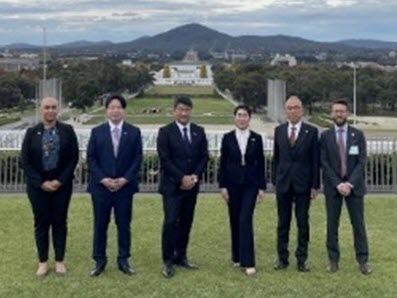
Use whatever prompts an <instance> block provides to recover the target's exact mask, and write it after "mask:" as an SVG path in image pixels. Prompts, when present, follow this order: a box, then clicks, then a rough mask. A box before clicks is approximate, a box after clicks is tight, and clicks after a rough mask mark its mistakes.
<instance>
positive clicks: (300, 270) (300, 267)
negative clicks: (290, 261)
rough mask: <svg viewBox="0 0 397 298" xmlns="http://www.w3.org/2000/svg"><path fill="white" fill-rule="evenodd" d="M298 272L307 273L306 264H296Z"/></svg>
mask: <svg viewBox="0 0 397 298" xmlns="http://www.w3.org/2000/svg"><path fill="white" fill-rule="evenodd" d="M298 271H299V272H304V273H305V272H309V271H310V267H309V265H308V264H307V263H298Z"/></svg>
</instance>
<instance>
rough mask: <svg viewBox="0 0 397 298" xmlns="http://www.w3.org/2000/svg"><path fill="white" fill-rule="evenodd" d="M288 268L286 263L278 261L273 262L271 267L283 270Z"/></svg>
mask: <svg viewBox="0 0 397 298" xmlns="http://www.w3.org/2000/svg"><path fill="white" fill-rule="evenodd" d="M287 268H288V264H287V263H284V262H281V261H278V262H277V263H276V264H274V266H273V269H274V270H285V269H287Z"/></svg>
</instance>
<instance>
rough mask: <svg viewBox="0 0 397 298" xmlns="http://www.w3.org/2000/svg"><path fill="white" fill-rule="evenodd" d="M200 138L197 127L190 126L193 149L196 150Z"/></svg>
mask: <svg viewBox="0 0 397 298" xmlns="http://www.w3.org/2000/svg"><path fill="white" fill-rule="evenodd" d="M197 138H198V130H197V127H196V126H195V125H193V124H190V142H191V144H192V148H194V145H195V143H196V142H197Z"/></svg>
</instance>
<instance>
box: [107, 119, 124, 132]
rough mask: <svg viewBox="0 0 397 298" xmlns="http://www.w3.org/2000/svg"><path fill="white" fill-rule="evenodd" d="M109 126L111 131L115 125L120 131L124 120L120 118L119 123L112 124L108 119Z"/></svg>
mask: <svg viewBox="0 0 397 298" xmlns="http://www.w3.org/2000/svg"><path fill="white" fill-rule="evenodd" d="M108 123H109V126H110V131H113V129H115V128H116V127H117V128H118V129H119V130H120V131H122V128H123V125H124V120H121V121H120V123H119V124H117V125H116V124H114V123H113V122H112V121H110V120H108Z"/></svg>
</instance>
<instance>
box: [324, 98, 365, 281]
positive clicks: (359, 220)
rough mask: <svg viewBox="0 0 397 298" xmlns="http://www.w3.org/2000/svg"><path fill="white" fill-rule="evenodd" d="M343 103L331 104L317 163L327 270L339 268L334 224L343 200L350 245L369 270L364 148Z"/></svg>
mask: <svg viewBox="0 0 397 298" xmlns="http://www.w3.org/2000/svg"><path fill="white" fill-rule="evenodd" d="M348 115H349V109H348V105H347V102H346V101H344V100H337V101H335V102H334V103H333V104H332V112H331V117H332V119H333V120H334V122H335V125H334V126H333V127H331V128H330V129H328V130H326V131H324V132H323V133H322V134H321V138H320V143H321V165H322V169H323V178H324V194H325V203H326V210H327V250H328V258H329V264H328V266H327V271H328V272H330V273H333V272H336V271H337V270H338V269H339V258H340V252H339V243H338V227H339V218H340V214H341V209H342V203H343V201H345V202H346V206H347V210H348V212H349V216H350V222H351V224H352V226H353V236H354V248H355V251H356V259H357V262H358V263H359V269H360V271H361V272H362V273H363V274H364V275H367V274H370V273H371V272H372V270H371V268H370V266H369V265H368V241H367V233H366V230H365V221H364V195H365V192H366V189H365V165H366V159H367V150H366V142H365V137H364V134H363V133H362V132H361V131H360V130H358V129H356V128H354V127H352V126H350V125H348V123H347V118H348Z"/></svg>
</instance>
